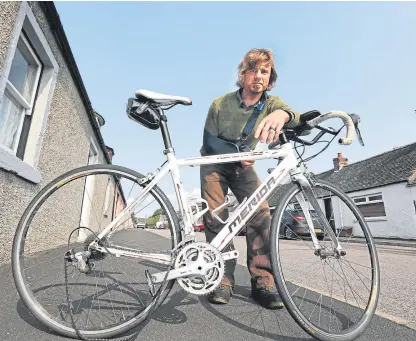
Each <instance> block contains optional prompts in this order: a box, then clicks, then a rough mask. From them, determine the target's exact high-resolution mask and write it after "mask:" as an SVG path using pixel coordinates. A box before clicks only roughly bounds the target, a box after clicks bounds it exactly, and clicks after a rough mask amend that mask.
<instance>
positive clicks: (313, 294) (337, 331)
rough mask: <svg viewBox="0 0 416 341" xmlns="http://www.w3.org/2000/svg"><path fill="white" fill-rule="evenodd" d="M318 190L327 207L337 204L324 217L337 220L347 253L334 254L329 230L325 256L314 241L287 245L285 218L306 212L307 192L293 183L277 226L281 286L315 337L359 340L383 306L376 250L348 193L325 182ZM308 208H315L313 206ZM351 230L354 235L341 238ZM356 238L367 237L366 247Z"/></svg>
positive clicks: (275, 254) (274, 254)
mask: <svg viewBox="0 0 416 341" xmlns="http://www.w3.org/2000/svg"><path fill="white" fill-rule="evenodd" d="M313 191H314V193H315V196H316V198H317V200H318V202H319V204H320V206H321V207H325V205H323V203H324V201H326V203H327V205H326V207H330V205H328V203H329V202H328V200H329V201H330V202H331V204H332V205H331V207H332V208H331V212H328V211H327V212H324V213H326V215H325V216H326V217H327V219H328V222H329V221H331V220H334V219H335V222H336V224H335V227H336V230H335V231H336V235H337V238H338V240H339V241H340V243H341V247H342V249H343V250H344V251H345V252H346V255H344V256H341V255H337V254H336V253H335V252H334V243H333V242H332V240H331V239H330V237H329V236H328V235H327V234H326V233H325V230H323V232H324V237H323V240H321V241H319V244H320V246H321V247H322V249H323V250H325V251H327V252H328V253H327V254H326V255H325V257H324V256H321V255H316V254H315V248H314V244H313V242H312V240H311V238H306V237H302V238H301V237H300V236H298V235H296V233H294V240H291V241H287V240H285V239H284V238H282V237H285V236H282V235H279V227H280V225H281V224H282V222H283V220H282V218H283V215H284V214H287V212H291V211H293V210H294V209H297V210H299V208H300V203H299V201H298V196H297V195H298V194H299V193H300V192H301V189H300V187H299V186H297V185H292V186H290V187H289V189H288V190H285V191H284V192H281V193H280V194H278V199H277V202H278V205H277V207H276V210H275V213H274V214H273V218H272V223H271V263H272V268H273V273H274V275H275V282H276V286H277V288H278V291H279V293H280V295H281V297H282V300H283V301H284V303H285V306H286V307H287V309H288V311H289V313H290V314H291V316H292V317H293V318H294V319H295V321H296V322H297V323H298V324H299V325H300V326H301V327H302V328H303V329H304V330H305V331H306V332H307V333H309V334H310V335H311V336H313V337H314V338H316V339H319V340H323V341H332V340H339V341H350V340H354V339H355V338H357V337H358V336H359V335H361V334H362V333H363V331H364V330H365V328H366V327H367V326H368V324H369V323H370V320H371V318H372V316H373V314H374V312H375V310H376V306H377V302H378V297H379V290H380V274H379V264H378V258H377V252H376V247H375V244H374V241H373V239H372V236H371V233H370V230H369V228H368V226H367V224H366V222H365V220H364V218H363V216H362V214H361V212H360V211H359V210H358V208H357V207H356V205H355V204H354V203H353V201H352V200H351V199H350V198H349V197H348V196H347V195H346V194H344V193H342V192H341V191H340V190H338V189H337V188H336V187H334V186H332V185H331V184H329V183H327V182H324V181H316V185H315V186H313ZM305 198H306V196H305ZM307 205H308V206H309V210H313V208H312V206H311V205H310V203H309V202H307ZM285 212H286V213H285ZM301 212H303V210H301ZM318 221H319V220H318ZM320 223H321V224H322V222H320ZM323 226H324V225H323V224H322V227H323ZM350 226H352V227H353V228H352V229H350V231H351V232H352V233H351V235H350V236H347V237H340V234H341V232H342V231H345V230H346V229H345V227H350ZM343 227H344V228H343ZM316 229H318V230H319V226H318V227H316V226H315V231H316ZM280 230H281V229H280ZM293 232H294V231H292V233H293ZM354 237H361V239H362V240H363V241H365V243H363V244H359V243H353V242H352V241H353V238H354Z"/></svg>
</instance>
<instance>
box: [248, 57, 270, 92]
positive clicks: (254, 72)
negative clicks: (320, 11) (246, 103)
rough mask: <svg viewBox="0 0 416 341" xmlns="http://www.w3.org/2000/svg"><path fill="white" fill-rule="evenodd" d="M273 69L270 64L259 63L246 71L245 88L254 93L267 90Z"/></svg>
mask: <svg viewBox="0 0 416 341" xmlns="http://www.w3.org/2000/svg"><path fill="white" fill-rule="evenodd" d="M271 71H272V67H271V66H270V64H267V63H261V62H259V63H257V65H256V67H255V68H254V69H251V70H247V71H246V75H245V79H244V84H243V88H244V89H245V90H246V91H247V92H249V93H251V94H253V95H254V94H258V93H262V92H263V91H265V90H267V87H268V86H269V80H270V74H271Z"/></svg>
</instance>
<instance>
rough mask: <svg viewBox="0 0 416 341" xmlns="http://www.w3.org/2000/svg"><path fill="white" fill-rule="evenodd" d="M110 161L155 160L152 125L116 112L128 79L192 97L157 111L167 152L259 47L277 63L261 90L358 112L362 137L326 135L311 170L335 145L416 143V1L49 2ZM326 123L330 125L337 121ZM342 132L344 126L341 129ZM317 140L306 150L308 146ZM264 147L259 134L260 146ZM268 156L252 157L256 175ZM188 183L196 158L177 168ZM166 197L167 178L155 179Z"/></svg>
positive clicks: (328, 162) (158, 144)
mask: <svg viewBox="0 0 416 341" xmlns="http://www.w3.org/2000/svg"><path fill="white" fill-rule="evenodd" d="M55 5H56V7H57V10H58V13H59V15H60V17H61V21H62V24H63V27H64V30H65V33H66V35H67V38H68V41H69V44H70V46H71V49H72V52H73V54H74V57H75V60H76V63H77V65H78V68H79V70H80V74H81V77H82V80H83V82H84V84H85V87H86V89H87V93H88V95H89V97H90V100H91V103H92V106H93V107H94V109H95V110H96V111H97V112H99V113H100V114H101V115H102V116H103V117H104V118H105V121H106V123H105V125H104V126H103V127H102V135H103V137H104V140H105V142H106V144H107V145H108V146H110V147H112V148H114V150H115V156H114V158H113V163H114V164H118V165H122V166H126V167H130V168H132V169H135V170H136V171H139V172H140V173H143V174H147V173H148V172H151V171H154V170H155V169H156V168H157V167H159V166H160V165H161V164H162V163H163V162H164V161H165V160H166V157H165V155H163V153H162V151H163V148H164V147H163V140H162V137H161V134H160V131H153V130H149V129H147V128H145V127H143V126H141V125H139V124H137V123H135V122H134V121H132V120H130V119H129V118H128V117H127V115H126V111H125V109H126V103H127V100H128V98H129V97H133V96H134V93H135V91H136V90H138V89H147V90H151V91H155V92H160V93H164V94H170V95H178V96H185V97H188V98H190V99H192V102H193V105H192V106H186V107H185V106H180V105H178V106H175V107H174V108H172V109H170V110H169V111H167V112H166V115H167V118H168V127H169V131H170V135H171V139H172V142H173V146H174V148H175V152H176V157H178V158H187V157H195V156H199V155H200V154H199V150H200V147H201V143H202V134H203V128H204V123H205V119H206V115H207V112H208V108H209V106H210V104H211V103H212V101H213V100H215V99H216V98H218V97H219V96H222V95H223V94H225V93H228V92H231V91H236V90H237V88H236V86H235V81H236V77H237V66H238V63H239V62H240V61H241V59H242V58H243V56H244V54H245V53H246V52H247V51H248V50H249V49H251V48H253V47H257V48H263V47H264V48H269V49H271V50H272V51H273V52H274V54H275V63H276V68H277V71H278V74H279V78H278V81H277V85H276V87H275V88H273V89H272V91H270V94H271V95H276V96H279V97H281V98H282V99H283V100H284V101H285V102H286V103H287V104H288V105H290V106H291V107H292V108H293V109H294V110H296V111H299V112H306V111H309V110H315V109H316V110H319V111H321V112H322V113H324V112H327V111H330V110H344V111H346V112H349V113H356V114H358V115H360V117H361V124H360V129H361V133H362V135H363V139H364V142H365V146H364V147H362V146H361V145H360V144H359V143H358V141H355V142H354V143H353V144H352V145H350V146H340V145H338V144H337V143H336V140H334V142H333V143H332V144H331V146H329V147H328V149H326V150H325V151H324V152H323V153H322V154H320V155H319V156H318V157H316V158H315V159H313V160H312V161H310V162H308V164H307V166H308V169H309V170H310V171H312V172H314V173H319V172H322V171H325V170H328V169H330V168H332V167H333V161H332V159H333V158H335V157H336V156H337V153H342V154H343V155H344V156H345V157H347V158H348V160H349V163H353V162H357V161H360V160H363V159H366V158H369V157H371V156H373V155H376V154H379V153H382V152H385V151H388V150H391V149H393V148H396V147H400V146H403V145H405V144H409V143H413V142H416V134H415V128H416V112H415V109H416V66H415V64H416V41H415V39H414V37H415V36H416V20H415V19H416V3H415V2H413V3H408V2H397V3H393V2H388V3H386V2H365V3H364V2H61V1H58V2H55ZM325 125H327V126H332V127H340V122H338V120H332V121H330V122H326V123H325ZM342 134H345V130H344V131H343V132H342ZM323 146H324V144H321V145H320V146H319V148H317V147H318V146H314V147H310V148H307V149H306V152H305V156H308V155H312V154H314V153H316V152H317V151H318V150H319V149H320V148H322V147H323ZM266 148H267V146H265V145H259V146H258V149H259V150H265V149H266ZM275 166H276V163H275V161H274V160H262V161H257V162H256V163H255V168H256V170H257V172H258V175H259V177H260V178H261V179H264V178H265V177H266V176H267V175H268V174H267V172H266V170H267V169H268V168H271V167H275ZM181 175H182V182H183V185H184V187H185V190H187V191H188V192H198V190H199V186H200V182H199V181H200V180H199V167H186V168H181ZM161 187H162V189H163V190H164V191H165V192H166V193H167V194H168V195H169V197H170V198H173V196H172V194H173V187H172V186H171V178H170V177H167V178H166V179H165V180H164V181H163V182H162V183H161Z"/></svg>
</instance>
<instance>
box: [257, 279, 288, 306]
mask: <svg viewBox="0 0 416 341" xmlns="http://www.w3.org/2000/svg"><path fill="white" fill-rule="evenodd" d="M251 297H252V298H253V300H254V301H256V302H257V303H258V304H260V305H261V306H262V307H264V308H266V309H282V308H284V304H283V301H282V300H281V298H280V295H279V293H277V292H274V291H273V287H270V286H265V287H258V286H257V284H256V283H254V282H251Z"/></svg>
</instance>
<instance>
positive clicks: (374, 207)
mask: <svg viewBox="0 0 416 341" xmlns="http://www.w3.org/2000/svg"><path fill="white" fill-rule="evenodd" d="M353 200H354V202H355V204H356V205H357V207H358V208H359V209H360V211H361V213H362V214H363V216H364V217H385V216H386V210H385V208H384V202H383V197H382V195H381V194H370V195H366V196H361V197H355V198H353Z"/></svg>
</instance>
